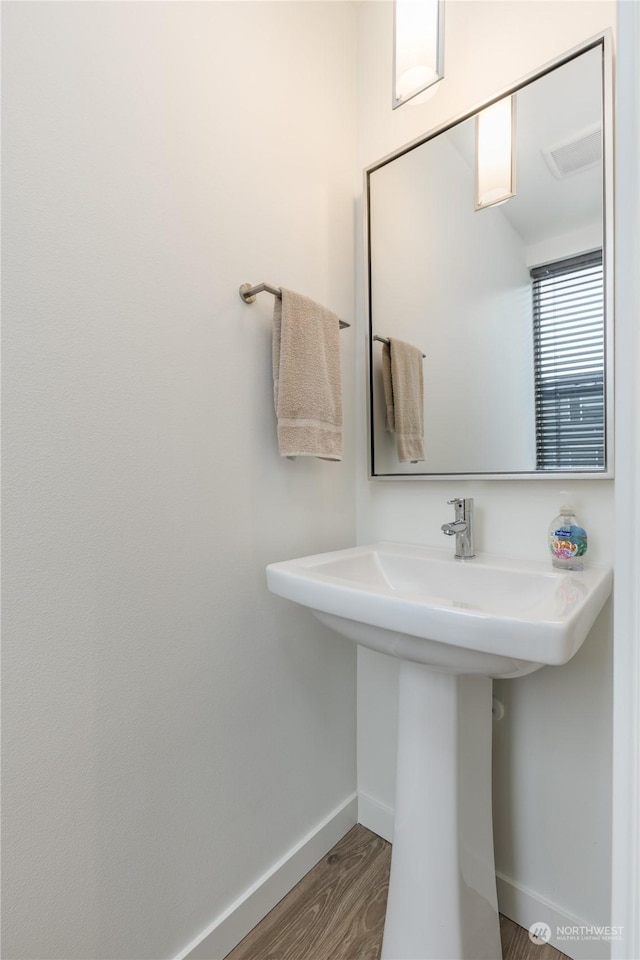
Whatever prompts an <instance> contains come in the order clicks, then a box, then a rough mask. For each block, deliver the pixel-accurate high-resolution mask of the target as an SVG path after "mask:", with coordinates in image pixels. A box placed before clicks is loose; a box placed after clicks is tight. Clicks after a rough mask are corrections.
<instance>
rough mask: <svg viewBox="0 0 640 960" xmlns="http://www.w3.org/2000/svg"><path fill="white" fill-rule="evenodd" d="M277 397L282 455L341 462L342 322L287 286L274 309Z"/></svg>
mask: <svg viewBox="0 0 640 960" xmlns="http://www.w3.org/2000/svg"><path fill="white" fill-rule="evenodd" d="M273 399H274V404H275V409H276V415H277V418H278V447H279V449H280V454H281V455H282V456H283V457H321V458H322V459H323V460H342V371H341V369H340V321H339V319H338V317H337V315H336V314H335V313H333V312H332V311H331V310H327V309H326V307H321V306H320V305H319V304H317V303H314V302H313V300H309V299H308V297H303V296H302V295H301V294H299V293H294V292H293V291H292V290H285V289H284V288H283V290H282V299H280V298H278V297H276V299H275V303H274V308H273Z"/></svg>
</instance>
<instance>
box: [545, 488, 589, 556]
mask: <svg viewBox="0 0 640 960" xmlns="http://www.w3.org/2000/svg"><path fill="white" fill-rule="evenodd" d="M549 550H550V551H551V556H552V558H553V565H554V567H558V568H559V569H561V570H583V569H584V559H583V558H584V555H585V553H586V552H587V534H586V531H585V529H584V527H582V526H580V524H579V523H578V521H577V520H576V515H575V511H574V509H573V507H572V506H571V504H570V503H564V504H563V505H562V506H561V507H560V513H559V514H558V516H557V517H556V518H555V519H554V520H552V521H551V526H550V527H549Z"/></svg>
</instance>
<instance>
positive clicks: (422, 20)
mask: <svg viewBox="0 0 640 960" xmlns="http://www.w3.org/2000/svg"><path fill="white" fill-rule="evenodd" d="M393 8H394V33H393V35H394V49H393V96H392V107H393V109H394V110H395V108H396V107H399V106H401V105H402V104H403V103H408V102H411V103H416V104H417V103H423V102H424V101H425V100H428V99H429V97H431V96H433V94H434V93H436V91H437V89H438V88H437V86H436V84H437V83H438V82H439V81H440V80H442V77H443V75H444V74H443V33H444V24H443V20H444V0H395V3H394V5H393Z"/></svg>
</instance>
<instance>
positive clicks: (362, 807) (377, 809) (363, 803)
mask: <svg viewBox="0 0 640 960" xmlns="http://www.w3.org/2000/svg"><path fill="white" fill-rule="evenodd" d="M358 823H361V824H362V826H363V827H366V828H367V830H372V831H373V832H374V833H377V834H378V836H379V837H382V839H383V840H388V841H389V843H392V842H393V810H392V809H391V807H387V806H386V804H384V803H380V801H379V800H374V799H373V797H369V796H368V795H367V794H366V793H359V794H358Z"/></svg>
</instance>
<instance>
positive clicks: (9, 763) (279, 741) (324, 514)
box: [3, 2, 356, 960]
mask: <svg viewBox="0 0 640 960" xmlns="http://www.w3.org/2000/svg"><path fill="white" fill-rule="evenodd" d="M3 20H4V23H3V39H4V57H3V59H4V64H3V66H4V91H3V92H4V124H5V127H4V152H5V156H4V178H5V182H4V210H3V214H4V253H5V271H4V279H5V309H4V316H5V371H6V372H5V404H4V418H5V436H4V454H5V502H6V505H5V517H4V520H5V529H4V547H5V598H6V599H5V609H4V632H5V645H4V664H3V667H4V671H3V673H4V691H5V692H4V750H3V788H4V791H3V792H4V797H3V799H4V809H3V825H4V828H5V831H6V833H5V843H4V849H3V874H4V880H5V884H6V885H5V895H4V902H3V906H4V931H3V932H4V943H3V947H4V950H3V956H5V957H6V958H7V960H9V958H21V960H26V958H45V957H46V958H47V960H53V958H65V960H73V958H88V957H94V958H129V960H133V958H135V960H141V958H144V957H150V958H151V957H153V958H160V957H169V956H172V955H175V954H176V953H177V952H178V951H180V950H182V949H183V948H184V947H185V946H186V944H187V943H188V942H189V941H190V940H191V939H192V938H195V937H197V935H198V934H199V933H200V931H201V930H202V929H203V928H204V927H206V926H207V925H208V924H209V923H210V922H212V921H214V920H215V918H216V916H217V915H218V914H220V913H221V912H222V911H223V910H225V909H226V908H227V907H228V905H229V904H230V903H231V902H232V901H233V900H234V899H235V898H236V897H238V896H241V895H242V894H243V892H244V891H246V890H247V888H248V887H249V886H250V885H251V884H252V883H253V882H254V881H256V879H257V878H258V877H259V876H260V875H261V874H263V873H264V872H265V871H267V870H268V869H269V868H270V867H271V866H272V865H273V864H274V863H275V861H277V860H278V859H279V858H280V857H282V856H283V855H286V853H287V851H289V850H290V849H291V848H292V847H293V846H294V845H295V844H296V843H297V842H298V841H299V840H301V838H303V837H304V836H305V835H306V834H307V833H308V832H309V831H311V830H312V829H313V828H314V827H315V826H316V825H317V824H318V823H319V822H320V821H322V819H323V818H325V817H326V816H327V815H328V814H329V813H330V812H331V811H332V810H333V809H334V808H336V807H338V806H339V805H340V804H342V803H343V802H344V801H345V798H348V797H349V795H350V794H351V793H352V791H353V790H354V788H355V681H356V678H355V648H354V647H353V646H352V645H351V644H348V643H346V642H345V641H344V640H342V639H340V638H338V637H337V636H334V635H333V634H332V633H329V632H328V631H325V630H324V629H323V628H321V626H320V625H319V624H317V623H315V621H313V620H312V618H310V617H309V616H308V615H307V614H306V613H304V612H302V611H300V612H298V611H297V610H296V609H294V607H293V605H290V604H288V603H286V602H285V601H282V600H279V599H278V598H275V597H273V596H271V595H270V594H268V592H267V590H266V585H265V576H264V566H265V564H266V563H267V562H269V561H272V560H278V559H282V558H286V557H290V556H294V555H296V554H298V555H300V554H305V553H312V552H316V551H318V550H323V549H327V548H329V547H331V548H335V547H337V546H340V545H347V544H351V543H353V540H354V508H353V484H354V463H355V458H354V455H353V447H354V417H353V405H354V387H353V376H352V365H353V351H354V330H353V329H351V330H350V331H348V330H347V331H344V332H343V334H342V344H343V348H344V374H345V375H344V383H345V414H346V424H347V428H346V438H345V450H346V451H347V453H346V458H345V461H344V462H343V463H342V464H335V463H326V462H321V461H318V460H313V461H298V462H296V463H291V462H289V461H286V460H282V459H281V458H280V457H279V456H278V453H277V450H276V447H275V426H274V418H273V411H272V406H271V383H270V377H271V367H270V364H271V359H270V312H271V309H272V300H271V298H270V297H269V296H267V295H263V296H262V297H260V298H259V300H258V302H257V303H256V304H255V305H254V306H252V307H249V306H246V305H244V304H243V303H242V302H241V301H240V299H239V297H238V294H237V289H238V286H239V285H240V284H241V283H242V282H245V281H250V282H253V283H258V282H260V281H263V280H266V281H269V282H271V283H275V284H284V285H285V286H290V287H292V288H294V289H298V290H300V291H303V292H305V293H307V294H308V295H309V296H311V297H314V298H316V299H318V300H320V301H322V302H325V303H326V304H327V305H328V306H330V307H332V308H333V309H334V310H335V311H336V312H338V313H339V314H340V315H341V316H343V317H345V318H347V319H350V318H352V314H353V297H354V291H353V275H352V264H353V158H354V156H355V149H356V147H355V132H354V131H355V89H356V75H355V66H354V56H353V52H354V48H355V42H356V36H355V19H354V10H353V6H352V4H350V3H313V2H310V3H278V2H274V3H271V2H260V3H255V4H254V3H233V2H230V3H224V2H222V3H219V2H217V3H139V4H137V3H106V4H104V3H74V2H70V3H65V2H57V3H37V2H36V3H11V2H9V3H5V4H3Z"/></svg>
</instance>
